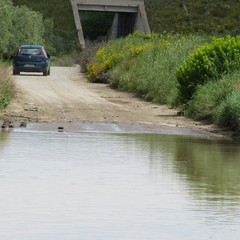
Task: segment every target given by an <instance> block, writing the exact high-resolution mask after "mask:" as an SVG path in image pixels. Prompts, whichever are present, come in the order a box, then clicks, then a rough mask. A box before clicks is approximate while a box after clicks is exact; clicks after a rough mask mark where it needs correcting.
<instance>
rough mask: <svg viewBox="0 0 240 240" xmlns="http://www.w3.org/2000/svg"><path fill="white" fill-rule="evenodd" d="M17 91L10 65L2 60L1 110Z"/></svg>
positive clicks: (0, 65)
mask: <svg viewBox="0 0 240 240" xmlns="http://www.w3.org/2000/svg"><path fill="white" fill-rule="evenodd" d="M14 93H15V84H14V82H13V80H12V79H11V76H10V73H9V67H8V66H6V65H5V64H3V63H1V62H0V111H1V110H3V109H4V108H6V107H7V106H8V104H9V103H10V101H11V99H12V98H13V96H14Z"/></svg>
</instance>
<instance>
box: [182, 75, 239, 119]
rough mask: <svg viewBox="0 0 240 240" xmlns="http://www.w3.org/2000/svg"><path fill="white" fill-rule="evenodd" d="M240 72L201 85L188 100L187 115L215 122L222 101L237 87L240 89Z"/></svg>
mask: <svg viewBox="0 0 240 240" xmlns="http://www.w3.org/2000/svg"><path fill="white" fill-rule="evenodd" d="M239 78H240V72H239V71H237V72H233V73H230V74H227V75H225V76H224V77H223V78H222V79H221V80H219V81H211V82H208V83H206V84H205V85H202V86H199V87H198V88H197V91H196V92H195V94H194V95H193V99H192V100H190V101H189V102H188V108H187V110H186V115H188V116H190V117H193V118H195V119H199V120H208V121H210V122H214V121H215V119H216V115H217V112H218V108H219V106H220V105H221V103H222V102H223V101H224V100H225V99H226V98H227V97H228V96H229V95H231V94H232V92H233V91H234V90H236V89H238V90H240V81H239Z"/></svg>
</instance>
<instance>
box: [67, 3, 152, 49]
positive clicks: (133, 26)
mask: <svg viewBox="0 0 240 240" xmlns="http://www.w3.org/2000/svg"><path fill="white" fill-rule="evenodd" d="M71 3H72V9H73V14H74V19H75V24H76V28H77V31H78V38H79V42H80V44H81V46H82V48H85V39H84V33H83V30H82V24H81V19H80V14H79V13H80V12H81V11H93V12H99V11H100V12H114V13H116V15H115V19H114V22H113V26H112V35H113V36H112V37H113V38H117V37H121V36H124V35H126V34H128V33H131V32H133V31H136V30H137V31H140V32H143V33H150V28H149V24H148V20H147V15H146V12H145V7H144V0H71ZM123 23H124V24H123ZM126 23H127V24H126ZM127 25H129V26H127Z"/></svg>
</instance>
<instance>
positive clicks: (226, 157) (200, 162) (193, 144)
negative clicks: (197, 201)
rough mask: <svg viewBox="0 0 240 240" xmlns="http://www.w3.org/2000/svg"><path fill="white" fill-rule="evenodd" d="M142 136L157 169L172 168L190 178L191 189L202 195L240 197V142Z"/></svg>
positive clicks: (211, 198) (219, 197)
mask: <svg viewBox="0 0 240 240" xmlns="http://www.w3.org/2000/svg"><path fill="white" fill-rule="evenodd" d="M138 138H140V139H141V141H143V142H146V143H147V145H146V146H149V154H150V155H149V159H150V166H151V169H152V171H153V172H156V171H157V169H158V168H160V169H162V168H163V169H164V170H166V169H168V168H170V171H174V172H176V173H178V175H179V177H180V179H181V180H183V179H186V181H187V183H188V184H189V189H191V193H192V194H194V195H195V196H199V197H200V198H202V197H206V199H207V200H213V201H217V200H220V201H221V200H224V199H225V198H226V200H227V199H228V196H231V197H233V196H236V199H237V200H238V199H239V195H240V148H239V146H240V143H239V142H231V141H216V140H215V141H213V140H207V139H198V138H188V137H181V136H168V135H166V136H158V135H155V136H154V135H150V136H148V135H141V136H138ZM151 156H153V157H151ZM156 156H158V157H156ZM163 160H164V161H163ZM169 161H171V162H172V165H171V164H170V163H169ZM162 165H164V167H163V166H162ZM169 165H170V166H169ZM158 174H161V172H158Z"/></svg>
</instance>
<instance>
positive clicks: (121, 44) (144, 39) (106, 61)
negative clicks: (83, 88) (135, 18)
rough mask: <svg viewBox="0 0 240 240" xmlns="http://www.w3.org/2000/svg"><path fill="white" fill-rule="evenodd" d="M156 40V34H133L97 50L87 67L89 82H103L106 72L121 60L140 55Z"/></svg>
mask: <svg viewBox="0 0 240 240" xmlns="http://www.w3.org/2000/svg"><path fill="white" fill-rule="evenodd" d="M157 38H158V35H157V34H151V35H143V34H140V33H134V34H131V35H129V36H128V37H126V38H124V39H118V40H116V41H113V42H110V43H108V44H107V45H106V46H104V47H102V48H100V49H98V51H97V52H96V54H95V55H94V57H93V59H92V60H91V62H90V63H89V64H88V65H87V70H88V77H89V79H90V81H98V82H99V81H105V73H106V72H108V71H109V70H110V69H112V68H113V67H115V66H116V65H117V64H119V63H120V62H122V61H123V60H126V59H130V58H132V57H135V56H137V55H139V54H141V53H142V52H143V51H144V49H145V48H147V47H148V45H149V41H156V39H157Z"/></svg>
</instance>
